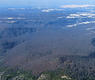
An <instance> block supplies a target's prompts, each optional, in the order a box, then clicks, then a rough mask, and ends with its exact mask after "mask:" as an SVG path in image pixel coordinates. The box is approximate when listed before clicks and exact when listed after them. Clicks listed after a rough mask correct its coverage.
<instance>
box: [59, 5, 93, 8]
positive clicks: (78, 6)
mask: <svg viewBox="0 0 95 80" xmlns="http://www.w3.org/2000/svg"><path fill="white" fill-rule="evenodd" d="M94 6H95V5H62V6H61V8H86V7H94Z"/></svg>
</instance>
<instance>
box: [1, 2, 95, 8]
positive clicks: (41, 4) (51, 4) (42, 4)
mask: <svg viewBox="0 0 95 80" xmlns="http://www.w3.org/2000/svg"><path fill="white" fill-rule="evenodd" d="M70 4H80V5H83V4H95V0H0V6H11V7H14V6H23V7H24V6H27V7H28V6H34V7H54V6H61V5H70Z"/></svg>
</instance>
